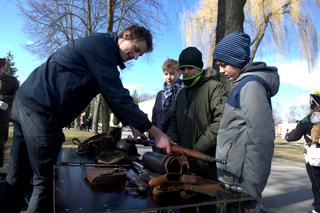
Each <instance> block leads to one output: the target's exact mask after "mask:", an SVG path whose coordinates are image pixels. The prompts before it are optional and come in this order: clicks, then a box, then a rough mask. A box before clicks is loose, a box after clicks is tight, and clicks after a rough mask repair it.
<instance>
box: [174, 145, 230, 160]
mask: <svg viewBox="0 0 320 213" xmlns="http://www.w3.org/2000/svg"><path fill="white" fill-rule="evenodd" d="M171 152H172V153H179V154H185V155H186V156H188V157H191V158H195V159H199V160H203V161H207V162H219V163H222V164H226V163H227V162H226V161H225V160H219V159H216V158H214V157H211V156H209V155H206V154H204V153H202V152H199V151H195V150H191V149H187V148H184V147H181V146H178V145H172V146H171Z"/></svg>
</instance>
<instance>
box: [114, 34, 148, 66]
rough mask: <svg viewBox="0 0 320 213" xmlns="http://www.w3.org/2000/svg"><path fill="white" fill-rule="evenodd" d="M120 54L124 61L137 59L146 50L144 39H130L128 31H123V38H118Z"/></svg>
mask: <svg viewBox="0 0 320 213" xmlns="http://www.w3.org/2000/svg"><path fill="white" fill-rule="evenodd" d="M118 46H119V48H120V55H121V58H122V60H123V61H124V62H126V61H130V60H132V59H135V60H137V59H138V58H139V57H140V56H142V55H143V54H144V53H145V52H147V49H148V48H147V42H146V41H145V40H133V39H130V32H125V33H124V35H123V38H119V39H118Z"/></svg>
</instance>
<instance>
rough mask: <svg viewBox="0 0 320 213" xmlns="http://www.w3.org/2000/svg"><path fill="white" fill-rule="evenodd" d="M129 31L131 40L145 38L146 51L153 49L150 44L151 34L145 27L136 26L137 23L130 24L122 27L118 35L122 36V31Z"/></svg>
mask: <svg viewBox="0 0 320 213" xmlns="http://www.w3.org/2000/svg"><path fill="white" fill-rule="evenodd" d="M126 31H129V32H130V36H131V38H130V39H132V40H138V41H141V40H145V41H146V43H147V52H151V51H152V50H153V44H152V34H151V32H150V31H149V30H148V29H146V28H145V27H142V26H138V25H131V26H129V27H127V28H126V29H124V30H123V31H122V32H121V33H120V34H119V37H120V38H123V34H124V32H126Z"/></svg>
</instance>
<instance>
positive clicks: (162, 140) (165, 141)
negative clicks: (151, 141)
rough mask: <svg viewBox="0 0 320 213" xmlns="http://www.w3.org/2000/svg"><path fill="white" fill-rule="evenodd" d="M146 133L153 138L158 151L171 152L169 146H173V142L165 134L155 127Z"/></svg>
mask: <svg viewBox="0 0 320 213" xmlns="http://www.w3.org/2000/svg"><path fill="white" fill-rule="evenodd" d="M148 132H149V133H150V134H151V135H152V136H153V137H154V138H155V141H156V146H157V147H158V148H159V149H161V150H163V151H165V152H166V153H170V152H171V145H172V144H173V141H172V140H171V139H170V138H169V137H168V136H167V135H166V134H164V133H163V132H162V131H161V130H160V129H158V128H157V127H155V126H152V127H151V128H150V129H149V130H148Z"/></svg>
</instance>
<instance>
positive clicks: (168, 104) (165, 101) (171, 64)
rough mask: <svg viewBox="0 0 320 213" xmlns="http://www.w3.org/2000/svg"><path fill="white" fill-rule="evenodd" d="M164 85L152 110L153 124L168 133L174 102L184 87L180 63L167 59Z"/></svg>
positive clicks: (164, 68)
mask: <svg viewBox="0 0 320 213" xmlns="http://www.w3.org/2000/svg"><path fill="white" fill-rule="evenodd" d="M162 70H163V76H164V84H163V89H162V90H161V91H159V92H158V94H157V97H156V102H155V104H154V107H153V110H152V123H153V125H155V126H156V127H158V128H159V129H161V130H162V131H163V132H165V133H166V132H167V130H168V123H169V119H170V117H171V116H172V110H173V107H174V100H175V97H176V94H177V92H178V90H179V89H180V88H181V87H182V86H183V83H182V81H181V79H180V75H181V72H180V70H179V64H178V61H176V60H174V59H167V60H166V61H165V62H164V63H163V65H162Z"/></svg>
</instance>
